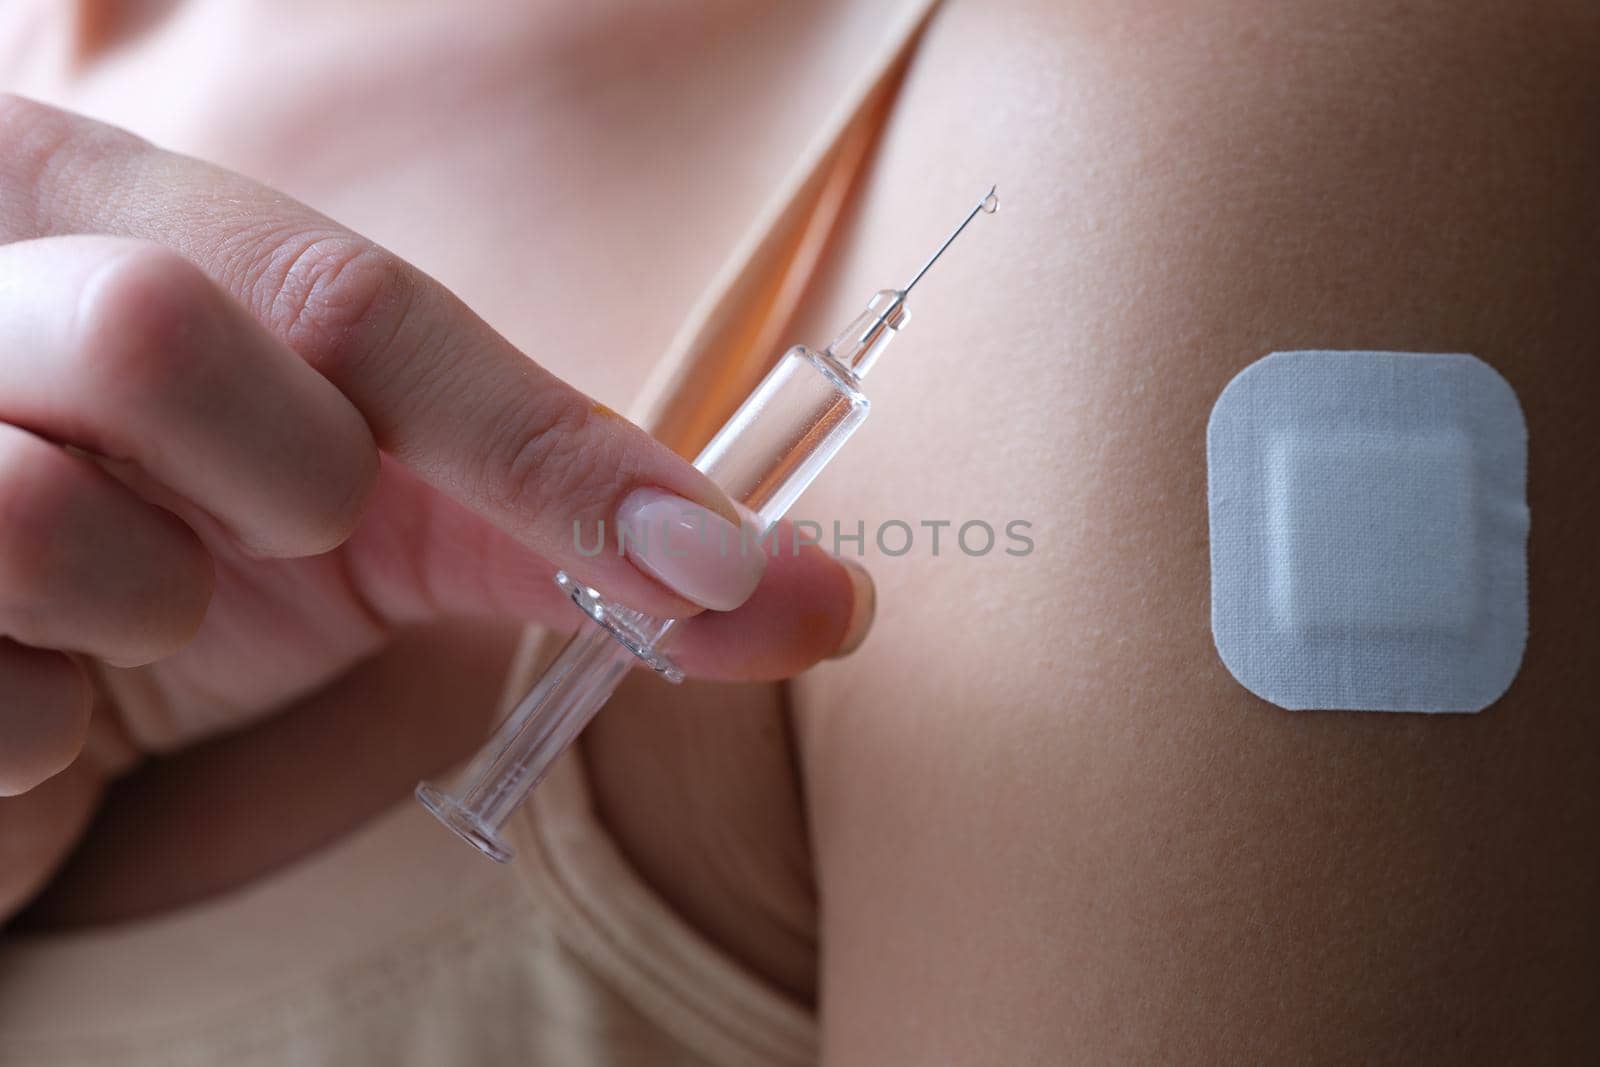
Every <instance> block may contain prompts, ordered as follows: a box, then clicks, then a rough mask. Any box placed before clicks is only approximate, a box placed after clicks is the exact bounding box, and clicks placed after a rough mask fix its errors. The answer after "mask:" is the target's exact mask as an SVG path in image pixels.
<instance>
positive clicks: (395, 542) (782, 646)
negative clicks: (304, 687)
mask: <svg viewBox="0 0 1600 1067" xmlns="http://www.w3.org/2000/svg"><path fill="white" fill-rule="evenodd" d="M383 464H384V466H383V472H382V476H381V477H380V478H379V480H378V491H377V493H376V494H375V496H374V499H373V503H372V507H371V510H370V511H369V512H368V518H369V521H367V522H364V523H362V524H361V526H360V527H359V528H357V530H356V532H355V533H354V534H353V535H352V536H351V538H350V540H349V541H348V542H346V544H345V552H346V559H347V567H346V573H347V574H348V575H349V577H350V580H351V582H352V583H353V585H354V588H355V589H356V590H357V591H358V593H359V594H360V596H361V598H362V601H363V603H364V604H365V605H366V606H367V607H369V608H371V609H372V610H373V611H374V612H375V613H376V614H377V615H378V616H379V617H380V618H382V619H383V620H384V621H385V622H386V623H390V624H403V623H414V622H426V621H430V620H432V619H434V618H438V617H443V616H450V615H458V616H459V615H493V616H501V617H506V618H517V619H527V620H536V621H539V622H542V623H544V624H546V625H548V626H551V627H554V628H557V629H567V628H570V627H572V626H575V625H578V624H579V623H580V620H581V618H582V616H581V614H580V612H579V611H578V609H577V608H575V607H574V606H573V605H572V603H571V602H570V601H568V600H567V598H566V597H565V596H564V595H563V594H562V593H561V592H560V590H559V589H557V588H556V585H555V582H554V581H553V578H554V575H555V567H554V566H552V565H551V564H550V563H549V562H547V561H546V560H544V559H542V558H540V557H539V556H537V555H535V554H533V553H532V552H529V551H528V550H527V549H526V548H524V547H523V546H522V545H520V544H518V543H517V542H516V541H515V540H513V539H512V538H511V537H510V536H508V535H507V534H506V533H505V532H504V531H502V530H500V529H498V528H496V527H495V526H493V525H492V524H490V523H488V522H486V521H484V520H483V519H482V518H480V517H479V516H477V515H475V514H473V513H472V512H471V511H468V510H467V509H466V508H463V507H461V506H460V505H458V504H456V503H455V502H453V501H451V500H449V499H447V498H445V497H443V496H441V495H440V494H438V493H436V492H434V491H433V490H432V489H430V488H429V487H428V486H427V485H425V484H424V483H422V482H421V481H420V480H419V479H417V478H416V476H415V475H413V474H411V473H410V472H408V471H406V470H405V469H404V468H401V467H400V466H399V465H398V464H396V463H395V462H394V461H393V460H390V459H387V458H386V459H385V460H384V461H383ZM769 545H770V547H769V548H768V551H769V552H770V553H771V556H770V558H769V561H768V566H767V568H766V571H765V573H764V574H763V576H762V580H761V584H760V586H759V588H758V589H757V591H756V593H755V595H753V596H752V597H750V599H749V600H748V601H747V602H746V603H745V604H744V605H743V606H741V607H740V608H739V609H738V610H737V611H734V612H731V613H728V614H723V613H721V612H707V613H704V614H702V615H700V616H698V617H697V618H694V619H690V620H688V621H687V623H686V624H685V625H684V626H682V627H681V629H680V631H679V634H678V636H677V639H676V640H675V641H674V643H673V646H672V651H671V655H672V656H673V658H674V659H675V660H677V661H678V663H679V665H680V666H682V667H683V668H684V669H685V670H686V671H687V672H689V673H690V674H693V675H694V676H696V677H700V678H708V679H715V680H722V681H758V680H768V679H776V678H787V677H790V676H791V675H794V674H798V673H799V672H800V671H802V670H804V669H806V668H807V667H809V666H811V665H812V664H814V663H816V662H817V661H818V660H821V659H825V658H830V657H835V656H841V655H845V654H847V653H849V652H850V651H853V650H854V649H855V647H856V646H857V645H859V644H860V643H861V640H862V638H863V637H864V636H865V633H866V630H867V628H868V626H869V625H870V624H871V621H872V614H873V602H874V599H875V598H874V594H873V588H872V582H871V579H870V578H868V577H867V575H866V572H865V571H864V570H862V569H861V568H860V567H859V566H853V567H847V566H843V565H841V564H840V562H839V561H838V560H837V559H835V558H834V557H833V556H831V555H829V554H828V553H827V552H824V551H823V550H822V549H821V548H820V547H818V546H816V545H815V544H811V543H806V542H803V541H802V539H801V538H799V537H798V536H797V535H796V534H795V533H794V531H793V530H792V528H790V527H789V526H788V524H782V525H781V526H780V527H779V530H778V532H777V536H775V537H772V538H770V539H769ZM790 546H794V548H793V550H792V551H791V550H790Z"/></svg>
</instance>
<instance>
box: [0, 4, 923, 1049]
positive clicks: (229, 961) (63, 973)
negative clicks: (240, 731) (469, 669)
mask: <svg viewBox="0 0 1600 1067" xmlns="http://www.w3.org/2000/svg"><path fill="white" fill-rule="evenodd" d="M936 2H937V0H909V2H905V3H902V5H901V9H900V11H899V14H898V15H897V17H896V18H895V20H894V21H893V22H892V23H890V24H888V25H890V27H891V28H890V29H889V30H888V32H887V33H886V36H885V40H884V43H883V45H882V47H881V48H880V50H879V51H878V53H877V54H876V56H875V58H874V60H873V62H872V63H871V64H869V65H868V67H867V68H865V69H864V71H863V76H862V77H861V79H860V80H859V82H858V83H857V84H856V85H855V86H854V87H853V88H852V89H851V91H850V92H849V93H847V94H846V95H845V97H844V98H843V100H842V101H841V103H840V105H839V106H838V107H837V108H836V109H835V111H834V113H833V115H832V116H831V118H830V120H829V121H828V122H827V123H826V125H825V126H824V128H823V130H822V131H821V132H820V134H819V135H818V137H817V138H816V139H815V141H814V142H813V143H812V145H811V146H810V148H809V149H808V150H807V151H806V152H805V154H804V155H803V156H802V158H801V159H800V161H799V163H798V165H797V166H796V167H795V168H794V170H793V171H792V172H791V176H790V178H789V179H788V180H786V181H785V182H784V184H783V186H782V188H780V189H779V190H778V191H777V192H776V193H775V194H774V195H773V197H772V198H771V200H770V201H769V203H768V206H767V208H766V209H764V210H763V211H762V213H761V214H760V216H759V217H758V218H757V219H756V220H755V221H754V223H753V224H752V226H751V227H750V229H749V231H748V235H747V236H746V238H745V239H744V240H743V241H742V242H741V244H740V246H739V248H738V249H737V250H736V251H735V254H734V255H733V257H732V258H731V260H730V261H729V263H728V265H727V266H726V267H725V268H724V269H723V270H722V271H721V273H720V274H719V275H718V277H717V278H716V280H715V281H714V282H713V284H712V285H711V287H710V288H709V290H708V291H707V293H706V294H705V296H704V297H703V298H702V299H701V301H700V303H699V304H698V306H697V307H696V308H695V309H694V312H693V313H692V314H691V315H690V316H689V318H688V320H687V323H686V325H685V328H684V329H683V330H682V331H681V332H680V333H679V335H678V338H677V339H676V340H675V341H674V343H673V344H672V345H671V346H670V348H669V350H668V352H667V354H666V356H665V358H663V359H662V360H661V362H660V363H659V364H658V366H657V368H656V370H655V372H654V373H653V374H652V376H651V377H650V379H649V380H648V382H647V383H646V384H645V387H644V388H643V390H642V391H641V393H640V395H639V398H638V400H637V402H636V403H635V405H634V407H633V409H632V411H631V412H630V414H631V416H632V417H633V418H634V419H635V421H637V422H639V423H641V424H642V425H644V426H647V427H649V428H650V429H651V430H652V432H654V433H655V434H656V435H657V436H658V437H660V438H661V439H663V440H664V441H666V442H667V443H668V444H670V445H672V446H673V447H674V448H676V449H677V450H678V451H679V452H681V453H683V454H685V455H693V454H694V453H695V452H697V451H698V450H699V448H700V446H701V445H702V444H703V443H704V442H705V441H706V440H708V439H709V438H710V436H711V434H712V433H713V431H714V430H715V429H716V427H717V426H719V425H720V424H721V423H722V422H723V421H724V420H725V419H726V418H727V416H728V415H729V414H731V412H732V410H733V408H734V407H736V406H737V404H738V403H739V401H740V399H741V398H742V397H743V396H744V394H745V393H747V392H748V391H749V390H750V388H751V387H752V386H753V385H754V384H755V382H756V381H757V380H759V378H760V376H761V375H762V374H763V373H764V372H765V370H766V367H767V364H768V363H769V362H770V360H771V358H772V357H773V356H774V355H775V354H776V353H777V352H778V351H779V350H780V349H781V347H782V345H783V342H784V341H786V340H787V338H786V337H784V336H783V333H784V329H785V327H786V325H787V324H788V322H789V320H790V318H791V317H792V314H793V311H794V309H795V306H796V304H797V303H798V300H799V297H800V295H801V293H802V292H803V290H804V289H805V286H806V285H807V283H808V281H809V280H810V278H811V275H812V272H813V271H814V270H815V268H816V265H817V262H818V260H819V258H820V256H821V252H822V248H823V246H824V244H825V243H826V240H827V237H828V235H829V234H830V233H831V232H832V230H833V228H834V226H835V224H836V222H837V219H838V217H839V214H840V210H841V208H842V206H843V205H844V204H845V203H846V201H847V200H848V197H849V195H850V193H851V191H852V188H853V186H854V184H855V182H856V180H857V179H858V177H859V175H860V173H861V171H862V163H863V161H864V160H865V159H866V157H867V155H868V153H869V152H870V150H871V148H872V145H873V143H874V142H875V140H876V137H877V134H878V132H879V130H880V129H881V128H882V126H883V123H884V120H885V118H886V116H887V114H888V112H889V109H890V107H891V106H892V104H893V101H894V96H895V92H896V89H897V87H898V85H899V81H900V74H901V72H902V71H903V68H904V64H905V63H906V62H907V61H909V58H910V55H911V52H912V50H913V48H914V46H915V42H916V40H917V39H918V36H919V34H920V32H921V29H922V27H923V25H924V24H925V22H926V20H927V17H928V15H929V13H930V11H931V10H932V8H933V7H934V6H935V4H936ZM691 383H692V384H691ZM545 646H546V635H545V634H544V633H543V632H542V631H539V630H537V629H530V630H529V631H528V632H527V633H526V634H525V635H524V639H523V642H522V646H521V649H520V650H519V652H518V654H517V656H516V658H515V660H514V661H513V664H512V667H511V670H510V675H509V677H508V679H507V683H506V689H505V696H504V699H503V701H502V705H503V706H505V707H509V702H512V701H515V699H516V698H517V697H519V696H521V694H522V693H523V692H524V691H525V690H526V689H527V687H528V686H529V684H530V683H531V681H532V676H533V674H534V673H535V672H534V667H535V666H536V664H537V663H538V662H539V661H540V660H541V659H542V654H541V653H542V651H543V650H544V648H545ZM510 833H511V835H512V839H513V843H514V845H515V847H516V850H517V859H516V861H515V864H514V865H513V866H512V867H509V868H507V867H500V866H497V865H495V864H492V863H489V862H487V861H485V860H483V859H482V858H480V857H478V856H476V855H474V854H473V853H472V852H471V851H470V850H468V849H467V848H466V847H465V846H464V845H462V844H461V843H460V842H459V841H457V840H456V839H455V838H453V837H451V836H450V835H449V834H447V833H446V832H445V831H444V830H443V829H442V828H441V827H439V826H437V825H436V824H435V823H433V821H432V820H431V819H429V817H428V816H427V814H426V813H424V812H423V811H422V809H421V808H420V807H419V806H417V805H416V804H414V803H411V802H409V801H408V802H407V803H405V804H403V805H401V806H400V807H398V808H396V809H394V810H393V811H391V812H389V813H388V814H386V815H384V816H382V817H380V818H378V819H376V820H374V821H373V822H372V823H370V824H369V825H368V826H366V827H364V828H363V829H361V830H360V831H358V832H356V833H354V834H352V835H350V836H349V837H347V838H345V839H343V840H341V841H340V842H338V843H337V844H335V845H333V846H330V847H328V848H326V849H324V850H322V851H320V852H318V853H316V854H314V855H312V856H310V857H307V858H306V859H304V860H301V861H299V862H297V863H295V864H293V865H291V866H290V867H287V868H285V869H284V870H281V871H279V872H276V873H274V874H273V875H271V876H269V877H267V878H264V879H262V880H260V881H257V882H255V883H252V884H251V885H249V886H247V887H245V888H243V889H241V890H238V891H235V892H233V893H230V894H227V895H225V896H223V897H220V898H217V899H214V900H211V901H208V902H206V903H204V904H202V905H199V906H196V907H192V908H188V909H185V910H183V911H180V912H176V913H172V914H169V915H164V916H161V917H158V918H154V919H149V920H142V921H137V922H131V923H125V924H122V925H118V926H114V927H110V928H99V929H95V930H89V931H84V932H79V933H69V934H65V935H49V936H38V935H26V936H19V935H9V936H6V937H4V938H0V1065H5V1067H11V1065H27V1067H54V1065H61V1064H117V1065H127V1067H141V1065H146V1064H150V1065H153V1064H161V1065H165V1067H172V1065H186V1064H197V1065H198V1064H230V1065H250V1064H269V1063H270V1064H283V1063H297V1064H298V1063H308V1064H311V1063H314V1064H338V1065H340V1067H360V1065H363V1064H386V1065H392V1064H427V1065H452V1067H454V1065H474V1064H505V1063H538V1064H546V1063H548V1064H561V1065H575V1067H587V1065H591V1064H617V1065H630V1064H649V1065H651V1067H670V1065H674V1064H695V1063H711V1064H719V1065H722V1064H725V1065H729V1067H734V1065H738V1067H761V1065H767V1064H807V1063H814V1062H815V1061H816V1058H817V1031H816V1022H815V1019H814V1018H813V1017H812V1016H811V1014H810V1013H809V1012H808V1011H807V1010H805V1009H803V1008H802V1007H800V1006H798V1005H796V1004H794V1003H792V1002H790V1001H789V1000H787V999H785V998H784V997H783V996H782V995H780V994H779V993H777V992H775V991H774V990H772V989H770V988H769V987H767V986H766V985H765V984H764V983H763V982H761V981H760V980H759V979H757V978H756V977H754V976H753V975H751V974H749V973H748V972H746V971H744V970H743V969H741V968H740V967H739V966H738V965H737V964H735V963H734V962H733V961H732V960H730V959H728V958H727V957H726V956H724V955H723V954H722V953H721V952H720V951H718V950H717V949H716V948H714V947H713V946H711V945H710V944H709V943H708V942H707V941H705V940H704V939H702V938H701V937H700V936H699V935H698V934H697V933H695V931H694V930H692V929H691V928H690V927H689V926H688V925H686V924H685V923H684V921H683V920H682V919H680V918H679V917H678V916H677V915H676V914H675V913H674V912H672V911H671V910H670V909H669V908H668V907H667V906H666V905H665V904H664V903H663V902H662V901H661V900H660V899H659V898H658V897H657V896H656V895H655V894H654V893H653V892H652V891H651V889H650V888H649V887H648V886H647V885H646V884H645V883H644V882H642V881H641V880H640V878H639V877H638V875H637V874H635V873H634V871H633V870H632V869H631V868H630V867H629V866H628V864H627V863H626V861H625V860H624V859H623V858H622V856H621V854H620V853H619V852H618V851H617V849H616V848H615V846H614V845H613V844H612V842H611V840H610V839H609V838H608V837H607V835H606V833H605V831H604V829H603V828H602V827H601V826H600V824H599V823H598V821H597V820H596V817H595V814H594V812H593V809H592V807H591V804H590V799H589V793H588V785H587V782H586V781H585V779H584V775H583V770H582V765H581V763H580V761H578V760H576V759H571V758H567V759H563V760H562V761H561V762H560V763H559V764H558V765H557V767H556V768H555V770H554V771H553V772H552V774H551V775H550V777H549V778H548V779H547V780H546V781H545V783H544V784H543V785H542V786H541V787H540V788H539V790H538V791H537V793H536V794H535V796H534V799H533V801H532V802H531V803H530V804H528V805H527V807H526V808H524V809H523V811H522V813H520V814H519V816H518V818H517V819H516V820H515V821H514V825H513V826H512V828H511V830H510Z"/></svg>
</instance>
